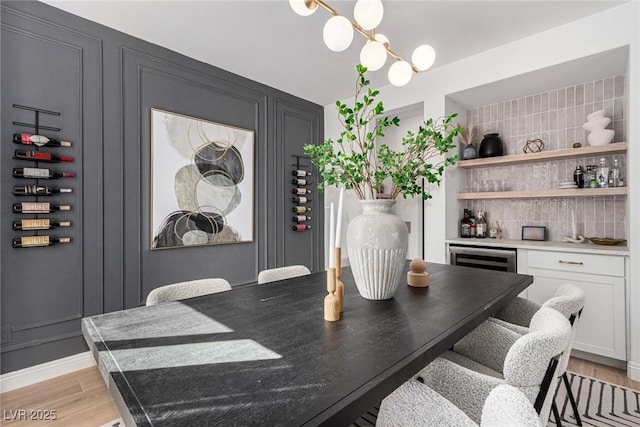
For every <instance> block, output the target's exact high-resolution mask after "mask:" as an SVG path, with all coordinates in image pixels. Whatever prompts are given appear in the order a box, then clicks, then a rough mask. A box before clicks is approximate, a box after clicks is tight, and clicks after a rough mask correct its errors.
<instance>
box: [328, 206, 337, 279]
mask: <svg viewBox="0 0 640 427" xmlns="http://www.w3.org/2000/svg"><path fill="white" fill-rule="evenodd" d="M335 244H336V224H335V221H334V219H333V203H331V205H330V207H329V268H336V260H335V254H334V252H335V251H334V249H335Z"/></svg>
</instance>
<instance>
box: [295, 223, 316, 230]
mask: <svg viewBox="0 0 640 427" xmlns="http://www.w3.org/2000/svg"><path fill="white" fill-rule="evenodd" d="M291 229H292V230H293V231H306V230H310V229H311V226H310V225H306V224H298V225H292V226H291Z"/></svg>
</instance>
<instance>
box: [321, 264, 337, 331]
mask: <svg viewBox="0 0 640 427" xmlns="http://www.w3.org/2000/svg"><path fill="white" fill-rule="evenodd" d="M327 292H329V293H328V294H327V296H326V297H324V320H327V321H329V322H335V321H336V320H340V301H339V300H338V297H337V296H336V295H335V292H336V269H335V268H327Z"/></svg>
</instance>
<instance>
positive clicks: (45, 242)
mask: <svg viewBox="0 0 640 427" xmlns="http://www.w3.org/2000/svg"><path fill="white" fill-rule="evenodd" d="M69 242H71V237H56V236H24V237H16V238H14V239H13V243H12V244H11V246H13V247H14V248H35V247H40V246H53V245H55V244H58V243H69Z"/></svg>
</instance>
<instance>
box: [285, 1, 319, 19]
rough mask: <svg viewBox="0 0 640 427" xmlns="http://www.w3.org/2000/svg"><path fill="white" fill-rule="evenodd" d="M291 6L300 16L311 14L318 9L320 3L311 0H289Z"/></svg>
mask: <svg viewBox="0 0 640 427" xmlns="http://www.w3.org/2000/svg"><path fill="white" fill-rule="evenodd" d="M307 4H309V6H307ZM289 6H291V9H293V11H294V12H295V13H297V14H298V15H300V16H309V15H311V14H312V13H313V12H315V11H316V10H317V9H318V3H316V2H314V1H310V0H289Z"/></svg>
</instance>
